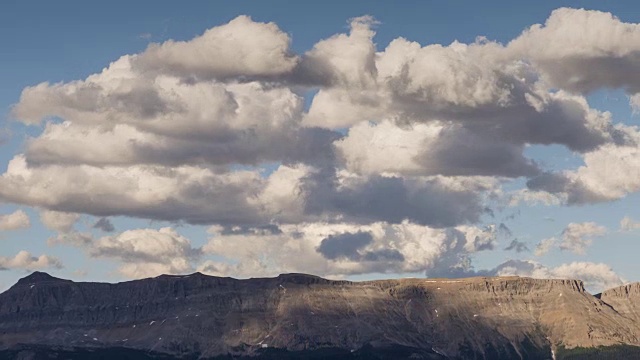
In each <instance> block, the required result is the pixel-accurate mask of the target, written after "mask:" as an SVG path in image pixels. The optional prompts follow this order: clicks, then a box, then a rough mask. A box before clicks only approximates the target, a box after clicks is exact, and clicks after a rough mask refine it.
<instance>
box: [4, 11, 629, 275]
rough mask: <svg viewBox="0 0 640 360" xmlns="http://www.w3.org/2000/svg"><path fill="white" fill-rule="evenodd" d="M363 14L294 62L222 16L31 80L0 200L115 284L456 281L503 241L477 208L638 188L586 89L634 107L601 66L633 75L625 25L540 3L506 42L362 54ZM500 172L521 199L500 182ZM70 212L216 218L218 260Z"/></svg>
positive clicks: (247, 25) (579, 231)
mask: <svg viewBox="0 0 640 360" xmlns="http://www.w3.org/2000/svg"><path fill="white" fill-rule="evenodd" d="M377 25H378V23H377V21H376V20H375V19H373V18H372V17H370V16H362V17H357V18H353V19H350V20H349V30H348V32H347V33H344V34H342V33H340V34H336V35H333V36H330V37H328V38H326V39H323V40H320V41H318V42H317V43H316V44H314V45H313V46H312V47H311V49H310V50H308V51H306V52H305V53H302V54H295V53H294V52H293V51H292V50H291V48H290V43H291V38H290V36H289V35H288V34H287V33H286V32H284V31H283V30H282V29H280V28H279V27H278V26H277V25H276V24H274V23H263V22H257V21H253V20H252V19H251V18H250V17H248V16H239V17H237V18H235V19H233V20H231V21H230V22H229V23H226V24H222V25H219V26H216V27H213V28H211V29H208V30H206V31H204V33H202V35H199V36H196V37H195V38H193V39H187V40H184V41H175V40H169V41H166V42H163V43H159V44H151V45H149V46H148V48H147V49H145V50H144V51H142V52H140V53H138V54H129V55H123V56H121V57H120V58H119V59H115V61H114V62H112V63H111V64H109V65H108V66H106V67H105V68H104V69H103V70H102V71H101V72H99V73H95V74H91V75H89V76H87V77H86V78H85V79H78V80H73V81H68V82H61V83H47V82H43V83H40V84H36V85H33V86H29V87H27V88H25V89H24V90H23V91H22V94H21V96H20V100H19V102H18V103H17V104H15V106H14V107H13V109H12V115H13V116H14V117H15V118H16V119H18V120H19V121H22V122H23V123H25V124H29V125H36V126H40V127H41V128H42V132H41V133H40V134H38V135H36V136H33V137H30V138H28V139H27V140H26V142H25V143H24V147H23V148H24V153H23V154H16V155H15V156H14V158H13V159H12V160H11V161H10V162H9V164H8V167H7V170H6V171H5V172H4V174H2V175H1V176H0V200H2V201H6V202H12V203H18V204H25V205H29V206H34V207H37V208H40V209H42V212H41V221H42V222H43V224H45V225H46V226H47V227H48V228H50V229H52V230H54V231H56V232H57V235H56V236H55V237H52V238H51V239H50V240H49V243H50V244H58V243H64V244H71V245H74V246H79V247H82V248H85V249H88V251H89V253H90V254H92V256H99V257H107V258H110V259H115V260H117V261H119V262H120V263H121V267H120V272H121V273H122V274H124V275H126V276H132V277H141V276H152V275H157V274H158V273H160V272H170V273H179V272H185V271H190V270H191V269H192V268H193V267H194V265H193V264H194V263H195V262H200V261H201V262H200V263H199V265H197V268H199V269H203V271H207V272H210V273H215V274H229V275H238V276H248V275H254V276H263V275H265V274H267V273H269V274H275V273H278V272H290V271H305V272H315V273H318V274H327V275H350V274H361V273H366V272H425V273H426V274H427V275H429V276H467V275H472V274H479V273H481V272H478V271H475V270H474V269H473V267H472V265H471V259H472V254H474V253H477V252H479V251H489V250H493V249H495V248H496V246H497V243H498V238H500V239H505V238H508V239H509V240H511V239H513V236H512V235H513V234H508V235H507V233H508V232H506V231H505V228H503V227H501V226H495V225H490V226H485V225H486V222H485V221H484V220H485V219H486V218H485V215H490V214H491V213H492V209H491V208H490V207H491V206H493V205H495V202H494V200H496V199H501V200H502V199H505V198H506V203H507V205H510V206H516V205H518V204H520V203H522V202H526V203H536V204H543V205H559V204H569V205H573V204H589V203H596V202H601V201H610V200H615V199H619V198H622V197H624V196H626V195H628V194H630V193H633V192H637V191H639V190H640V180H638V179H640V162H639V161H638V159H640V155H639V154H638V149H640V146H639V144H640V133H639V132H638V129H637V128H635V127H631V126H624V125H621V124H617V123H615V122H614V120H613V118H612V115H611V114H610V113H608V112H603V111H599V110H597V109H593V108H591V106H590V104H589V103H588V101H587V99H586V97H585V94H584V93H587V92H589V91H592V90H595V89H599V88H611V87H614V88H623V89H625V90H627V91H628V92H629V95H630V104H631V106H636V105H637V102H638V101H637V98H638V95H637V94H638V92H639V91H640V87H639V86H638V84H640V83H639V82H638V78H637V76H634V75H632V76H628V75H627V76H621V74H638V73H640V72H639V71H637V70H639V69H636V67H637V63H638V61H637V60H638V59H637V56H638V55H637V54H638V53H639V52H638V50H640V49H638V45H637V44H639V43H640V41H637V40H638V39H637V37H638V34H639V33H638V25H636V24H627V23H623V22H622V21H620V20H619V19H617V18H615V17H613V16H611V15H610V14H606V13H601V12H593V11H586V10H574V9H559V10H557V11H554V12H553V13H552V14H551V16H550V17H549V19H548V20H547V22H546V23H545V24H544V25H535V26H533V27H531V28H529V29H528V30H526V31H524V32H523V33H522V34H521V35H520V36H519V37H517V38H516V39H514V40H513V41H512V42H510V43H509V44H507V45H503V44H500V43H497V42H494V41H491V40H488V39H486V38H478V39H477V40H476V41H475V42H473V43H469V44H463V43H460V42H457V41H455V42H453V43H451V44H419V43H417V42H412V41H409V40H407V39H404V38H396V39H394V40H392V41H391V42H390V43H389V44H388V45H386V47H384V48H381V49H380V50H378V49H377V46H376V44H375V27H376V26H377ZM540 44H544V46H542V45H540ZM541 46H542V47H541ZM309 90H311V91H309ZM309 94H311V95H309ZM305 104H310V106H309V108H308V110H305ZM536 144H538V145H551V144H557V145H561V146H564V147H566V148H567V149H569V150H570V151H573V152H575V153H577V154H578V155H579V156H581V157H582V158H583V160H584V165H583V166H580V167H578V168H577V169H562V170H559V171H556V172H551V171H549V169H547V168H546V167H545V165H544V161H541V162H539V163H538V162H536V161H533V160H532V159H530V158H528V157H527V151H526V149H527V147H528V146H530V145H536ZM518 178H521V179H520V180H522V179H526V182H527V187H526V188H525V189H522V188H517V189H510V191H506V192H505V191H503V188H502V187H503V185H504V184H505V183H506V182H508V181H510V180H511V179H518ZM520 180H516V181H514V182H513V183H516V182H518V181H520ZM523 181H524V180H523ZM82 214H89V215H92V216H96V217H98V218H99V220H98V221H97V222H96V223H95V224H93V228H95V229H100V230H102V231H105V232H111V231H113V230H114V229H113V224H111V223H110V221H109V220H108V217H111V216H129V217H136V218H145V219H152V220H159V221H171V222H178V223H182V222H186V223H189V224H208V225H214V226H213V227H212V239H211V240H210V242H209V243H208V244H207V246H205V248H204V251H205V252H207V253H210V254H217V255H220V256H222V257H226V258H228V260H231V261H226V262H225V261H217V260H216V261H214V260H211V259H202V258H201V257H199V255H198V254H199V253H200V250H199V249H197V248H193V247H192V246H191V244H190V242H189V241H188V239H186V238H184V237H182V236H181V235H180V234H178V233H177V232H175V230H173V229H171V228H164V229H162V230H159V231H158V230H151V229H137V230H129V231H125V232H123V233H120V234H114V235H112V236H104V237H102V238H99V239H94V238H93V237H92V236H91V234H89V233H80V232H78V231H76V230H75V229H74V224H75V223H76V221H77V220H78V218H79V216H81V215H82ZM507 230H508V229H507ZM604 231H605V230H604V229H603V228H602V227H599V226H597V225H595V224H592V223H582V224H570V225H569V226H568V227H567V229H566V230H565V231H564V232H563V234H562V236H561V239H560V240H558V242H559V245H558V246H560V248H561V249H564V250H571V251H574V252H578V253H580V252H584V251H585V249H586V248H587V247H588V246H589V244H590V241H591V239H592V238H594V237H597V236H602V234H603V233H604ZM147 237H148V239H149V240H148V241H143V240H142V239H144V238H147ZM145 244H146V245H145ZM149 244H152V245H149ZM148 246H152V247H154V248H155V250H154V249H152V248H149V247H148ZM552 246H555V245H554V241H552V239H547V240H543V241H542V242H541V243H540V244H538V246H537V247H536V249H535V251H534V253H535V254H536V255H538V256H539V255H542V254H544V253H545V252H547V251H549V249H550V248H551V247H552ZM283 249H284V250H283ZM506 249H507V250H514V251H516V252H521V251H526V250H527V249H528V248H527V246H526V244H524V243H523V242H519V241H517V240H512V241H511V243H509V244H508V245H507V247H506ZM154 251H155V252H154ZM172 253H173V254H174V255H171V254H172ZM576 271H577V270H576ZM485 273H488V272H487V271H485Z"/></svg>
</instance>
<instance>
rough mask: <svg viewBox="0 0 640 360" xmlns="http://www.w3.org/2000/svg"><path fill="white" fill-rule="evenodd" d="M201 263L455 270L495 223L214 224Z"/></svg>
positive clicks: (324, 269)
mask: <svg viewBox="0 0 640 360" xmlns="http://www.w3.org/2000/svg"><path fill="white" fill-rule="evenodd" d="M209 231H210V233H211V234H212V237H211V239H210V240H209V242H208V243H207V244H206V245H205V246H204V247H203V252H204V253H205V254H213V255H216V256H220V257H223V258H224V259H226V260H225V261H212V260H207V261H205V262H203V263H202V264H201V265H200V266H199V269H200V270H202V271H205V272H208V273H210V274H215V275H236V276H243V277H249V276H264V275H276V274H279V273H283V272H311V273H314V274H319V275H325V276H345V275H353V274H363V273H369V272H380V273H397V272H414V273H415V272H426V274H427V275H429V276H443V275H444V276H454V275H459V274H461V273H467V272H469V271H471V270H472V267H471V261H470V256H471V254H473V253H475V252H478V251H483V250H488V249H490V248H491V245H490V244H491V243H492V242H493V241H494V239H495V227H490V228H486V229H478V228H475V227H460V228H451V229H435V228H430V227H428V226H422V225H418V224H412V223H409V222H406V221H405V222H402V223H400V224H390V223H385V222H376V223H371V224H368V225H358V224H347V223H343V224H330V223H324V222H317V223H304V224H297V225H294V224H287V225H280V226H279V228H278V230H277V231H273V229H271V230H269V231H265V229H263V228H254V229H243V230H242V231H235V232H234V231H230V230H229V229H226V228H224V227H221V226H214V227H212V228H211V229H210V230H209Z"/></svg>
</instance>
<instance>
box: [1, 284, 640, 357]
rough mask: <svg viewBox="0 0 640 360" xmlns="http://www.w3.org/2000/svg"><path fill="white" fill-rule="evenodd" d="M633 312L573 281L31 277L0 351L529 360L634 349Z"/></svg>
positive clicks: (18, 289)
mask: <svg viewBox="0 0 640 360" xmlns="http://www.w3.org/2000/svg"><path fill="white" fill-rule="evenodd" d="M639 310H640V288H639V285H638V284H635V285H629V286H626V287H621V288H616V289H612V290H609V291H606V292H604V293H603V294H602V296H601V299H598V298H597V297H594V296H592V295H590V294H589V293H587V292H586V291H585V290H584V286H583V284H582V282H581V281H577V280H536V279H530V278H518V277H495V278H470V279H456V280H448V279H402V280H381V281H366V282H348V281H331V280H326V279H322V278H319V277H315V276H310V275H304V274H286V275H280V276H278V277H276V278H264V279H248V280H237V279H232V278H219V277H211V276H205V275H202V274H200V273H196V274H193V275H188V276H167V275H163V276H159V277H157V278H153V279H144V280H137V281H129V282H123V283H118V284H107V283H76V282H72V281H69V280H63V279H57V278H54V277H51V276H49V275H48V274H45V273H39V272H36V273H33V274H32V275H30V276H28V277H26V278H23V279H21V280H20V281H18V283H17V284H16V285H14V286H13V287H12V288H10V289H9V290H7V291H6V292H4V293H2V294H0V348H5V349H6V348H12V347H15V346H18V344H32V345H42V346H62V345H64V346H67V347H69V346H73V347H92V348H95V347H98V348H111V347H122V348H132V349H142V350H153V351H155V352H158V353H166V354H171V355H176V356H178V355H194V354H195V355H201V356H205V357H207V356H216V355H221V354H227V353H231V354H245V355H250V354H255V353H256V352H257V351H263V350H262V349H263V348H264V347H267V348H278V349H287V350H290V351H304V350H310V349H311V350H312V349H322V348H339V349H347V350H349V351H350V350H354V351H355V350H358V349H361V348H363V347H367V346H373V347H379V348H385V347H386V348H388V347H393V346H401V347H405V348H411V349H421V351H423V352H424V354H431V355H433V356H434V357H435V358H437V357H442V358H480V359H482V358H486V359H498V358H504V359H512V358H515V359H517V358H529V359H540V358H547V357H551V349H552V348H553V347H555V346H556V345H558V344H563V345H564V346H565V347H576V346H580V347H593V346H601V345H603V346H608V345H616V344H621V343H624V344H632V345H638V344H639V343H640V342H639V340H638V338H639V337H640V329H639V326H638V323H639V322H638V320H639V319H640V318H639V317H638V314H640V311H639ZM424 354H423V355H424Z"/></svg>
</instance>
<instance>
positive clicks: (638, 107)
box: [629, 93, 640, 114]
mask: <svg viewBox="0 0 640 360" xmlns="http://www.w3.org/2000/svg"><path fill="white" fill-rule="evenodd" d="M629 106H631V110H632V111H633V113H634V114H639V113H640V93H637V94H634V95H631V96H630V97H629Z"/></svg>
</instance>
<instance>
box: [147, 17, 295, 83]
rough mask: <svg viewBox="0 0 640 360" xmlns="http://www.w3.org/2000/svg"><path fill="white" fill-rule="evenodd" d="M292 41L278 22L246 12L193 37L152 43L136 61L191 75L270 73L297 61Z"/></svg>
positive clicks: (284, 70) (287, 69) (153, 68)
mask: <svg viewBox="0 0 640 360" xmlns="http://www.w3.org/2000/svg"><path fill="white" fill-rule="evenodd" d="M290 42H291V39H290V38H289V36H288V35H287V34H286V33H284V32H283V31H282V30H280V29H279V28H278V26H277V25H276V24H274V23H260V22H255V21H253V20H252V19H251V18H250V17H248V16H244V15H242V16H238V17H237V18H235V19H233V20H231V21H230V22H229V23H227V24H224V25H221V26H216V27H214V28H211V29H209V30H207V31H205V32H204V34H202V35H201V36H198V37H195V38H194V39H192V40H189V41H173V40H169V41H166V42H164V43H162V44H152V45H150V46H149V47H148V48H147V50H145V52H143V53H142V54H140V55H139V56H138V57H137V58H136V59H135V62H136V66H139V67H141V68H142V69H144V70H147V71H149V70H151V71H160V72H166V71H168V72H170V73H172V74H175V75H178V76H180V77H183V78H187V79H188V78H192V77H193V78H196V79H199V80H207V79H213V78H218V79H225V78H232V77H241V76H249V77H251V76H255V77H270V76H277V75H281V74H284V73H288V72H290V71H291V70H292V69H293V67H294V66H295V65H296V63H297V61H298V59H297V57H296V56H295V55H292V53H291V50H290V49H289V43H290Z"/></svg>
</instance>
